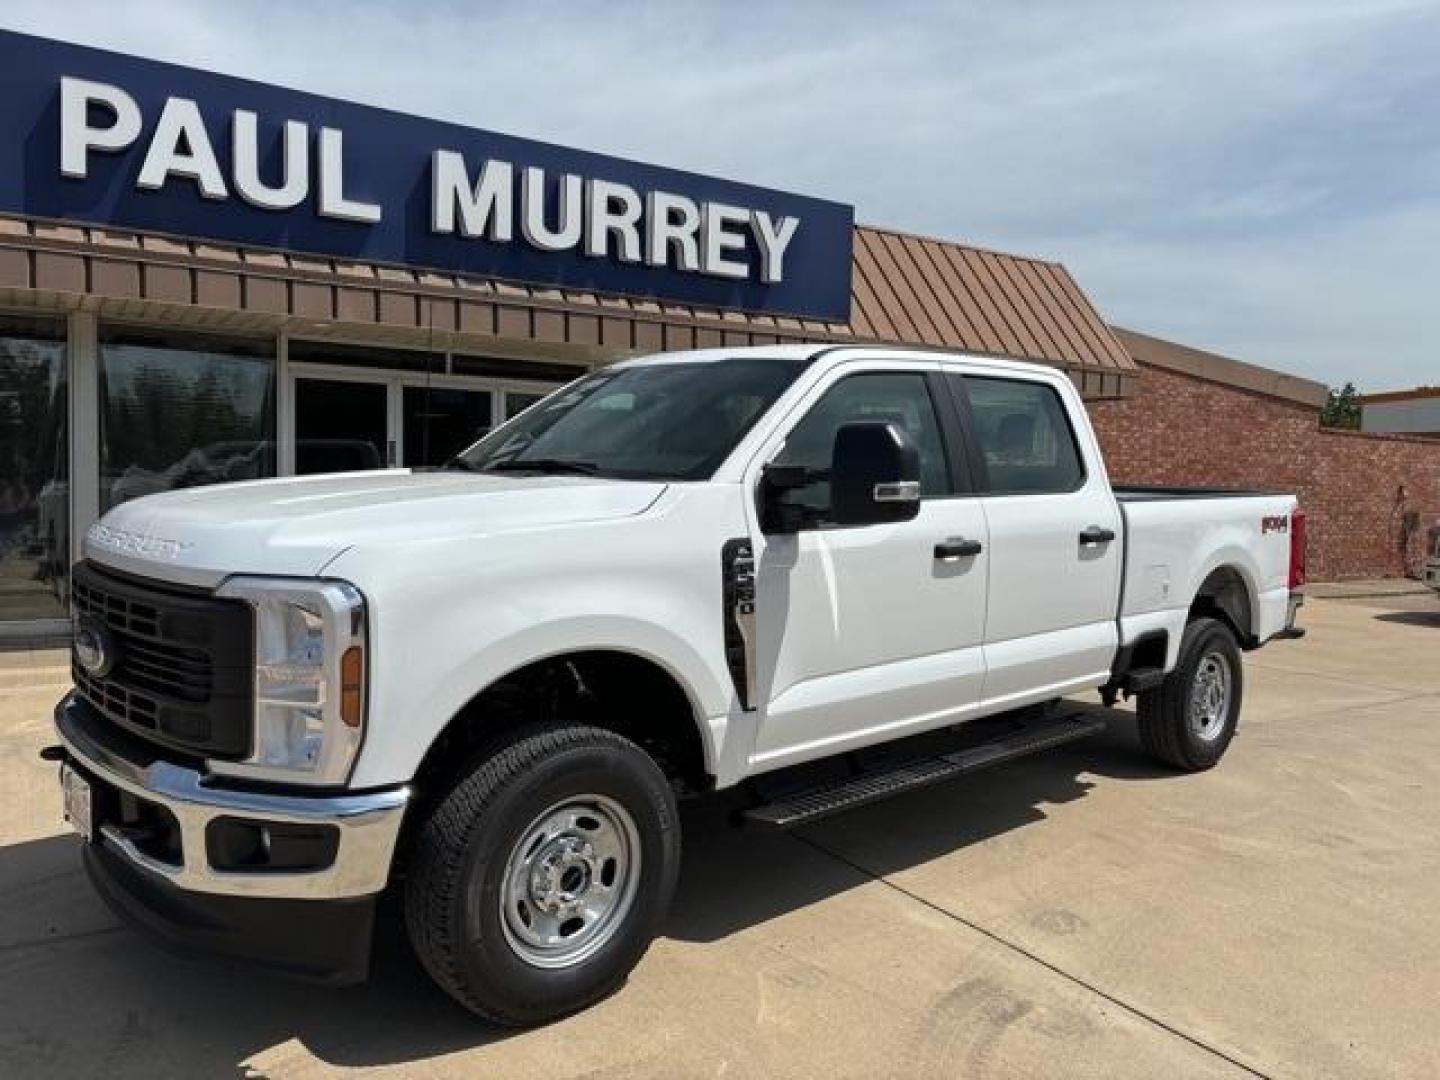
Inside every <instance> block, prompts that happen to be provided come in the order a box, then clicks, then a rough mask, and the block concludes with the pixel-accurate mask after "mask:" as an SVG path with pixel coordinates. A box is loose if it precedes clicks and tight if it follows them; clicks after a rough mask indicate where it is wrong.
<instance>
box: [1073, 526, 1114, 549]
mask: <svg viewBox="0 0 1440 1080" xmlns="http://www.w3.org/2000/svg"><path fill="white" fill-rule="evenodd" d="M1114 539H1115V530H1114V529H1105V528H1101V527H1100V526H1099V525H1091V526H1090V527H1089V528H1087V529H1081V530H1080V545H1081V546H1082V547H1089V546H1090V545H1092V544H1108V543H1110V541H1111V540H1114Z"/></svg>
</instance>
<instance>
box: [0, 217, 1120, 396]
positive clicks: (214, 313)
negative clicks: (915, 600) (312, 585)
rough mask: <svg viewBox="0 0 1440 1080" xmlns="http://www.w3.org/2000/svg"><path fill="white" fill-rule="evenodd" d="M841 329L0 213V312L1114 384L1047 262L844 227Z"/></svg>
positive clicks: (1058, 269) (561, 351) (591, 354)
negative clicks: (807, 355) (940, 362)
mask: <svg viewBox="0 0 1440 1080" xmlns="http://www.w3.org/2000/svg"><path fill="white" fill-rule="evenodd" d="M854 252H855V254H854V273H853V278H852V281H853V284H852V293H851V305H850V320H849V322H848V323H835V322H818V321H814V320H810V319H797V318H787V317H784V316H774V315H759V314H753V313H749V312H740V311H734V310H716V309H707V308H697V307H691V306H688V305H684V304H674V303H670V302H657V301H654V300H644V299H635V298H629V297H623V296H613V295H607V294H599V293H590V292H577V291H575V290H571V289H564V290H562V289H557V288H544V287H537V286H528V285H516V284H510V283H508V282H503V281H496V280H490V279H483V278H470V277H464V276H460V275H455V274H448V273H443V274H442V273H433V272H430V271H425V270H416V269H413V268H409V267H395V266H381V265H374V264H370V263H356V262H349V261H346V260H343V259H332V258H325V257H320V256H309V255H301V254H296V253H292V252H284V251H270V250H254V249H248V248H246V249H242V248H236V247H231V246H228V245H221V244H212V243H209V242H207V241H203V240H193V239H186V238H182V237H165V236H158V235H152V234H148V233H147V234H137V233H133V232H123V233H122V232H113V231H110V230H106V229H99V228H91V227H87V226H83V225H77V224H72V223H48V222H41V221H30V220H25V219H20V218H6V217H0V302H3V303H6V304H21V305H24V306H33V305H35V304H37V303H44V302H51V301H46V300H45V299H44V298H45V297H50V298H52V301H53V303H58V304H60V305H61V306H63V305H64V303H67V302H68V303H73V302H74V300H73V299H71V300H69V301H66V300H65V297H72V298H73V297H74V296H76V295H77V294H78V295H79V296H85V297H90V298H94V299H92V300H90V301H89V302H90V303H92V304H95V305H98V307H99V310H101V312H102V313H104V314H106V315H108V316H110V317H114V318H127V319H132V318H133V319H142V318H153V317H163V318H165V319H167V320H169V321H174V322H179V323H184V324H186V325H192V326H197V327H213V328H216V329H237V328H240V327H242V326H263V325H271V324H275V325H284V326H286V327H287V328H289V329H290V330H291V332H292V333H293V334H296V335H297V336H298V335H306V336H336V337H345V336H349V337H356V336H362V337H363V338H364V339H365V340H373V341H386V342H392V343H394V344H405V343H407V342H413V343H415V344H419V345H423V344H425V343H427V342H432V343H438V344H441V345H443V346H444V347H446V348H452V349H474V348H479V349H488V350H490V351H494V348H495V345H496V344H498V343H500V342H509V343H517V344H519V343H523V344H524V345H525V346H526V347H527V351H536V352H539V353H540V354H541V355H547V356H557V357H568V358H571V359H582V360H585V361H588V362H597V361H601V360H604V359H608V358H611V357H614V356H617V355H624V354H628V353H634V352H642V351H654V350H660V349H689V348H700V347H706V346H714V345H761V344H773V343H776V342H782V341H816V342H845V341H858V342H872V341H873V342H884V343H894V344H904V345H910V346H922V347H930V348H946V349H957V350H964V351H968V352H980V353H986V354H990V355H996V356H1003V357H1012V358H1015V359H1023V360H1034V361H1039V362H1041V363H1046V364H1052V365H1054V366H1057V367H1061V368H1064V369H1065V370H1066V371H1068V372H1070V374H1071V376H1072V378H1074V379H1075V381H1076V383H1077V384H1079V385H1080V387H1081V389H1082V391H1084V392H1085V393H1086V394H1087V395H1088V396H1092V397H1113V396H1117V395H1119V394H1121V393H1123V392H1124V391H1125V388H1126V386H1127V384H1128V380H1129V379H1130V378H1131V377H1132V376H1133V374H1134V371H1135V365H1134V362H1133V361H1132V360H1131V359H1130V356H1129V355H1128V354H1127V353H1126V351H1125V348H1124V347H1123V346H1122V345H1121V343H1120V342H1119V341H1118V340H1117V339H1116V337H1115V335H1114V334H1113V333H1112V332H1111V331H1110V329H1109V327H1108V326H1106V324H1105V322H1104V321H1103V320H1102V319H1101V318H1100V316H1099V314H1098V313H1097V312H1096V310H1095V307H1094V305H1092V304H1091V303H1090V301H1089V299H1088V298H1087V297H1086V296H1085V294H1084V293H1083V292H1081V290H1080V288H1079V286H1077V285H1076V283H1075V281H1074V279H1073V278H1071V276H1070V274H1069V272H1068V271H1067V270H1066V269H1065V268H1064V267H1063V266H1061V265H1059V264H1058V263H1053V262H1046V261H1043V260H1039V259H1030V258H1024V257H1021V256H1016V255H1006V254H1002V253H999V252H993V251H985V250H981V249H979V248H974V247H968V246H966V245H963V244H955V243H951V242H948V241H943V240H935V239H931V238H928V237H922V236H913V235H910V234H907V233H901V232H895V231H893V230H890V229H879V228H875V227H873V226H857V227H856V229H855V245H854Z"/></svg>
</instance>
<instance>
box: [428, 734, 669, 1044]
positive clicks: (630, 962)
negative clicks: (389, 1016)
mask: <svg viewBox="0 0 1440 1080" xmlns="http://www.w3.org/2000/svg"><path fill="white" fill-rule="evenodd" d="M679 864H680V828H679V823H678V819H677V816H676V809H675V799H674V794H673V793H672V791H671V790H670V785H669V783H668V782H667V781H666V779H665V776H664V774H663V773H662V772H661V771H660V769H659V767H658V766H657V765H656V764H655V762H654V760H653V759H652V758H650V756H649V755H647V754H646V753H645V752H644V751H643V750H641V749H640V748H639V747H638V746H636V745H635V744H634V743H632V742H630V741H629V740H628V739H625V738H622V737H621V736H619V735H616V734H615V733H614V732H610V731H605V730H602V729H599V728H592V727H582V726H573V727H566V726H547V727H541V728H531V729H528V730H526V731H521V732H517V733H516V735H515V736H514V737H513V738H512V739H511V740H510V741H508V742H506V743H504V744H503V745H501V746H499V747H498V748H497V749H495V750H494V751H493V752H492V753H491V754H490V755H489V756H487V757H486V758H484V759H483V760H482V761H480V762H479V763H478V764H477V765H476V766H475V767H474V769H473V770H472V771H471V772H469V773H468V774H467V775H465V776H463V777H462V778H461V779H460V780H459V781H458V782H457V783H456V784H455V786H454V787H453V788H451V790H450V791H449V792H448V793H447V794H446V795H445V796H444V797H443V798H442V799H441V800H440V802H439V803H438V804H437V805H436V806H435V808H434V809H433V810H432V811H431V812H430V815H429V817H428V819H427V820H426V821H425V823H424V825H423V826H422V827H421V829H420V831H419V833H418V834H417V836H416V838H415V843H414V849H413V858H412V862H411V867H410V873H409V875H408V877H407V879H406V887H405V919H406V925H407V927H408V929H409V933H410V940H411V942H412V944H413V945H414V948H415V951H416V954H417V955H418V956H419V958H420V961H421V963H422V964H423V965H424V966H425V968H426V970H427V971H429V973H430V975H431V976H432V977H433V978H434V979H435V981H436V982H437V983H439V984H440V985H441V986H442V987H443V988H444V989H445V990H446V991H448V992H449V993H450V994H451V995H452V996H453V997H455V998H456V1000H458V1001H459V1002H460V1003H461V1004H463V1005H465V1006H466V1007H467V1008H469V1009H471V1010H472V1011H474V1012H476V1013H479V1014H480V1015H482V1016H484V1017H486V1018H488V1019H491V1020H494V1021H497V1022H499V1023H503V1024H509V1025H526V1024H536V1023H542V1022H544V1021H547V1020H551V1019H554V1018H556V1017H559V1016H563V1015H565V1014H567V1013H571V1012H574V1011H576V1010H577V1009H581V1008H584V1007H585V1006H587V1005H589V1004H591V1003H592V1002H595V1001H598V1000H599V999H600V998H602V997H604V996H605V995H607V994H609V993H611V992H612V991H614V990H615V989H616V988H618V987H619V986H620V985H621V984H622V983H623V982H624V981H625V978H626V976H627V975H629V973H630V971H631V969H633V968H634V966H635V965H636V964H637V963H638V962H639V960H640V958H641V956H643V955H644V953H645V950H646V949H647V948H648V947H649V945H650V942H651V940H652V939H653V938H654V936H655V934H656V933H657V931H658V930H659V926H660V922H661V920H662V919H663V918H664V915H665V912H666V909H667V908H668V907H669V903H670V897H671V895H672V893H673V892H674V889H675V881H676V878H677V875H678V873H679Z"/></svg>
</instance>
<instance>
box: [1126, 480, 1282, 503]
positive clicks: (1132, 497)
mask: <svg viewBox="0 0 1440 1080" xmlns="http://www.w3.org/2000/svg"><path fill="white" fill-rule="evenodd" d="M1111 490H1112V491H1114V493H1115V498H1116V499H1117V500H1119V501H1120V502H1122V503H1125V502H1154V501H1157V500H1164V499H1228V498H1259V497H1262V496H1272V495H1281V494H1282V493H1281V492H1278V491H1263V490H1261V489H1259V488H1212V487H1166V486H1162V485H1150V484H1133V485H1129V486H1126V487H1116V488H1112V489H1111Z"/></svg>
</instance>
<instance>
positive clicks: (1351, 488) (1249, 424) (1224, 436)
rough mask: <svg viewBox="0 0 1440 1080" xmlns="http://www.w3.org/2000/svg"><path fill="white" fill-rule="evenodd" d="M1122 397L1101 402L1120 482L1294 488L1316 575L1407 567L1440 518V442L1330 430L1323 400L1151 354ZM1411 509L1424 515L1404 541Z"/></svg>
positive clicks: (1104, 437) (1361, 574) (1099, 416)
mask: <svg viewBox="0 0 1440 1080" xmlns="http://www.w3.org/2000/svg"><path fill="white" fill-rule="evenodd" d="M1138 383H1139V385H1138V388H1137V390H1136V392H1135V394H1134V396H1133V397H1130V398H1127V399H1125V400H1122V401H1097V402H1091V403H1090V406H1089V408H1090V417H1091V420H1092V422H1093V423H1094V425H1095V430H1096V433H1097V434H1098V436H1099V438H1100V444H1101V446H1102V447H1103V449H1104V452H1105V457H1106V462H1107V464H1108V466H1109V470H1110V477H1111V479H1112V480H1113V481H1114V482H1115V483H1117V484H1182V485H1186V484H1188V485H1214V486H1220V487H1257V488H1270V489H1278V490H1284V491H1293V492H1295V493H1297V494H1298V495H1299V496H1300V504H1301V505H1302V506H1303V507H1304V508H1305V510H1306V512H1307V514H1308V515H1309V529H1310V557H1309V564H1310V576H1311V577H1312V578H1314V579H1315V580H1317V581H1336V580H1342V579H1345V578H1374V577H1398V576H1401V575H1402V574H1406V573H1409V574H1412V575H1413V574H1414V573H1415V570H1416V567H1417V566H1418V565H1419V564H1420V563H1422V562H1423V561H1424V554H1423V545H1424V540H1425V533H1426V530H1427V529H1428V528H1429V526H1430V525H1432V524H1434V523H1435V522H1436V520H1437V519H1440V440H1434V439H1422V438H1413V437H1405V436H1394V435H1362V434H1359V433H1352V432H1339V431H1327V430H1322V429H1321V428H1320V426H1319V414H1318V413H1317V412H1316V410H1315V409H1313V408H1310V407H1308V406H1305V405H1300V404H1297V403H1295V402H1292V401H1288V400H1285V399H1282V398H1278V397H1271V396H1269V395H1265V394H1259V393H1253V392H1250V391H1246V390H1241V389H1238V388H1236V387H1233V386H1227V385H1224V384H1221V383H1217V382H1211V381H1209V380H1206V379H1202V378H1197V377H1194V376H1191V375H1185V374H1181V373H1179V372H1175V371H1170V370H1166V369H1163V368H1158V367H1151V366H1147V365H1143V364H1142V373H1141V376H1140V378H1139V380H1138ZM1407 511H1417V512H1419V514H1420V525H1419V527H1418V528H1417V529H1416V530H1415V531H1414V533H1413V534H1412V535H1411V536H1410V538H1409V543H1408V547H1407V546H1406V545H1405V544H1403V543H1402V539H1403V537H1402V532H1403V526H1404V521H1405V515H1406V512H1407Z"/></svg>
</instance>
